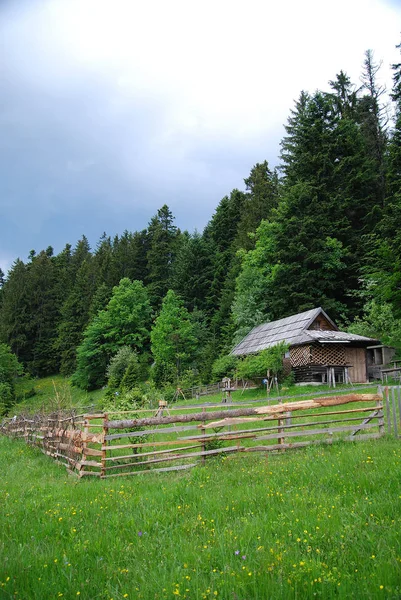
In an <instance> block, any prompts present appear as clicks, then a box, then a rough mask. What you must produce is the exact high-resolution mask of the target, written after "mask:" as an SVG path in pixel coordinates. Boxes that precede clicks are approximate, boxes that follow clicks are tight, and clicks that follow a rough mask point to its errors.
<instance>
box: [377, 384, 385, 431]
mask: <svg viewBox="0 0 401 600" xmlns="http://www.w3.org/2000/svg"><path fill="white" fill-rule="evenodd" d="M377 393H378V394H381V396H382V400H377V401H376V406H383V390H382V387H381V385H379V387H378V389H377ZM378 417H379V420H378V424H379V435H384V433H385V432H384V412H383V408H381V409H380V412H379V413H378Z"/></svg>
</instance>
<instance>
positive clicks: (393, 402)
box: [391, 387, 398, 437]
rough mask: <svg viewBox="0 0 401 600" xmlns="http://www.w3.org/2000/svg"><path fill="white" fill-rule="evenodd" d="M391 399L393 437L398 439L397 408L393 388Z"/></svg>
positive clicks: (392, 389)
mask: <svg viewBox="0 0 401 600" xmlns="http://www.w3.org/2000/svg"><path fill="white" fill-rule="evenodd" d="M391 399H392V404H393V427H394V435H395V437H398V427H397V408H396V401H395V388H394V387H392V388H391Z"/></svg>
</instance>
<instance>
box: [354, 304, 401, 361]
mask: <svg viewBox="0 0 401 600" xmlns="http://www.w3.org/2000/svg"><path fill="white" fill-rule="evenodd" d="M348 331H350V333H356V334H358V335H365V336H367V337H371V338H374V339H378V340H380V341H381V342H383V343H384V344H388V345H389V346H395V347H396V348H398V349H399V350H401V319H397V318H396V317H395V316H394V311H393V308H392V306H391V304H387V303H386V304H379V303H378V302H377V301H376V300H370V301H369V302H367V303H366V304H365V306H364V312H363V315H362V317H357V318H356V319H355V320H354V322H353V323H352V324H351V325H350V326H349V327H348Z"/></svg>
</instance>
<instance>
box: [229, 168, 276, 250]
mask: <svg viewBox="0 0 401 600" xmlns="http://www.w3.org/2000/svg"><path fill="white" fill-rule="evenodd" d="M244 182H245V186H246V190H247V192H248V193H247V194H246V196H245V200H244V201H243V203H242V207H241V218H240V222H239V224H238V231H237V234H236V246H237V247H238V248H245V249H246V250H249V249H250V248H253V247H254V238H252V237H250V235H249V234H250V233H255V231H256V229H257V228H258V227H259V225H260V223H261V221H262V219H269V218H270V217H271V215H272V212H273V210H274V208H276V207H277V204H278V178H277V174H276V173H272V171H271V170H270V169H269V165H268V163H267V161H266V160H265V161H264V162H263V163H257V164H256V165H255V166H254V167H253V168H252V170H251V172H250V175H249V177H247V178H246V179H244Z"/></svg>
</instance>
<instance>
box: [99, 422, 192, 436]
mask: <svg viewBox="0 0 401 600" xmlns="http://www.w3.org/2000/svg"><path fill="white" fill-rule="evenodd" d="M196 429H198V426H197V425H186V426H185V425H184V426H178V427H165V428H164V429H144V430H142V431H129V432H128V433H112V434H109V435H107V436H106V438H105V439H107V440H119V439H120V438H126V437H134V436H137V437H143V436H145V435H163V434H166V433H177V432H179V431H193V430H196Z"/></svg>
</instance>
